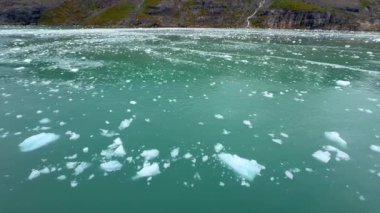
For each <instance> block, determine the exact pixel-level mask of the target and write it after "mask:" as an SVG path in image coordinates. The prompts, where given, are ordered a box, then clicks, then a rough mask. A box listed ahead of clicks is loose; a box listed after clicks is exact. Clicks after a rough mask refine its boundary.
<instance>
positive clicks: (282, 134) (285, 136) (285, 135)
mask: <svg viewBox="0 0 380 213" xmlns="http://www.w3.org/2000/svg"><path fill="white" fill-rule="evenodd" d="M280 135H281V136H282V137H284V138H289V135H288V134H286V133H283V132H281V133H280Z"/></svg>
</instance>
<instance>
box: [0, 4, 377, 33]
mask: <svg viewBox="0 0 380 213" xmlns="http://www.w3.org/2000/svg"><path fill="white" fill-rule="evenodd" d="M260 3H261V4H260ZM259 5H261V7H260V8H259V9H258V7H259ZM0 6H1V7H0V24H46V25H84V26H126V27H245V26H247V17H250V18H249V19H248V20H249V26H252V27H263V28H307V29H346V30H380V1H378V0H334V1H332V0H265V1H264V0H228V1H223V0H81V1H77V0H30V1H28V0H0ZM254 11H256V13H255V14H254V15H253V13H254Z"/></svg>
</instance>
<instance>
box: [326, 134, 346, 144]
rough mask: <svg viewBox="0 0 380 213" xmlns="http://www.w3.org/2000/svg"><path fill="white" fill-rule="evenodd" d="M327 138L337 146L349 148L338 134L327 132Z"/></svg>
mask: <svg viewBox="0 0 380 213" xmlns="http://www.w3.org/2000/svg"><path fill="white" fill-rule="evenodd" d="M325 137H326V138H327V139H328V140H330V141H332V142H335V143H337V144H339V145H340V146H342V147H347V142H346V141H345V140H344V139H343V138H341V137H340V134H339V133H338V132H325Z"/></svg>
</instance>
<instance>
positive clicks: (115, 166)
mask: <svg viewBox="0 0 380 213" xmlns="http://www.w3.org/2000/svg"><path fill="white" fill-rule="evenodd" d="M122 166H123V165H122V164H121V163H120V162H119V161H117V160H111V161H107V162H104V163H101V164H100V168H101V169H103V170H104V171H106V172H114V171H118V170H120V169H121V167H122Z"/></svg>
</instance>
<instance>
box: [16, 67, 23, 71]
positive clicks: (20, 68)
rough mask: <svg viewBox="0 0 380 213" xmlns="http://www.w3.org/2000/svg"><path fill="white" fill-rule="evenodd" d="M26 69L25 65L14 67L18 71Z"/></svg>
mask: <svg viewBox="0 0 380 213" xmlns="http://www.w3.org/2000/svg"><path fill="white" fill-rule="evenodd" d="M24 69H25V67H16V68H14V70H16V71H20V70H24Z"/></svg>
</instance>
